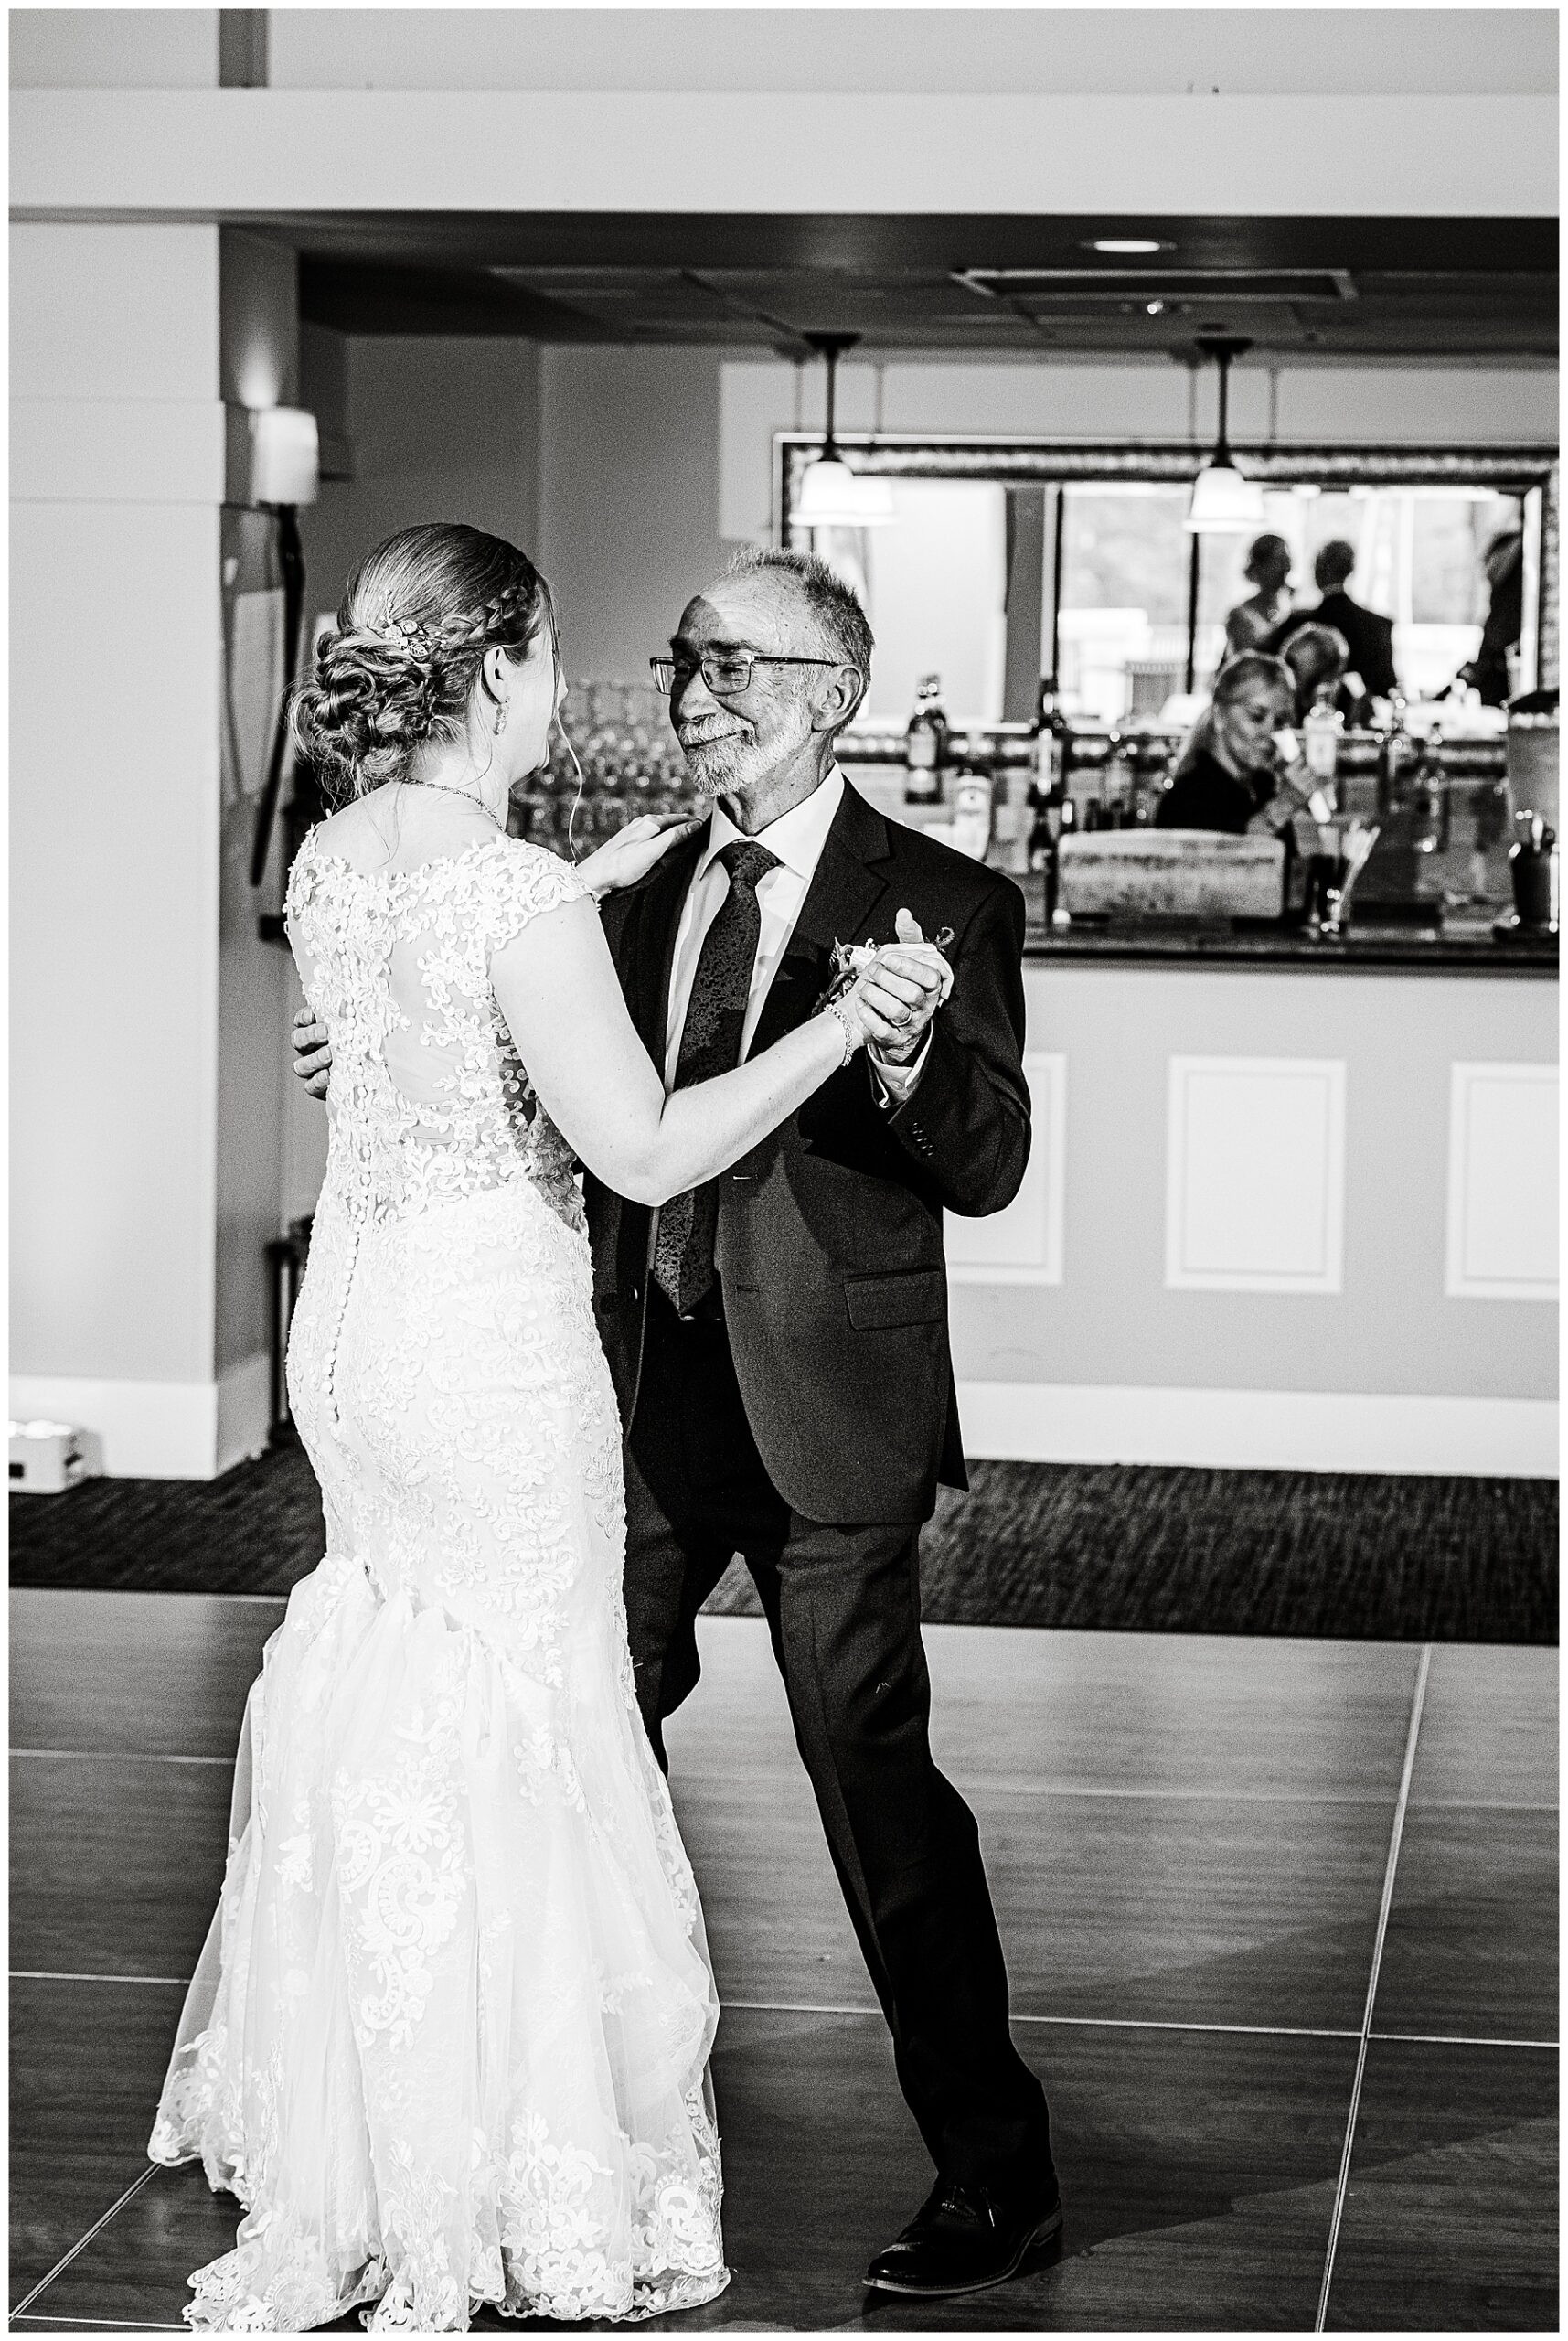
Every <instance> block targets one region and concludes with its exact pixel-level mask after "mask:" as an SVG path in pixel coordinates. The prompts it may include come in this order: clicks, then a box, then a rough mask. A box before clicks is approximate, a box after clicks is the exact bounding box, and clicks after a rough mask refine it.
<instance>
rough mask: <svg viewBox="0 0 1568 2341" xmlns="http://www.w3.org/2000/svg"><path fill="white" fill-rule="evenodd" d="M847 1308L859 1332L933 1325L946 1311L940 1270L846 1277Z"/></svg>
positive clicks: (917, 1269)
mask: <svg viewBox="0 0 1568 2341" xmlns="http://www.w3.org/2000/svg"><path fill="white" fill-rule="evenodd" d="M844 1305H845V1307H846V1308H847V1309H848V1311H849V1322H850V1323H851V1325H853V1326H854V1327H855V1329H856V1331H857V1332H861V1333H865V1332H870V1331H875V1330H877V1329H878V1328H880V1327H882V1326H887V1325H933V1324H937V1323H939V1322H940V1321H941V1320H942V1318H943V1317H944V1315H945V1314H946V1309H947V1280H946V1278H945V1277H944V1275H943V1273H942V1270H941V1269H940V1268H902V1269H900V1270H899V1271H898V1272H897V1273H896V1274H894V1275H892V1276H880V1277H846V1278H845V1282H844Z"/></svg>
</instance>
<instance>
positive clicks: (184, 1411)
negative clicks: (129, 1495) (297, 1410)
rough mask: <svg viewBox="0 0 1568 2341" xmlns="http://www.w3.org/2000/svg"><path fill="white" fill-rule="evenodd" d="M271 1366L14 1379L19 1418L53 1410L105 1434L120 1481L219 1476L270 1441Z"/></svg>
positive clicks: (110, 1469) (108, 1463)
mask: <svg viewBox="0 0 1568 2341" xmlns="http://www.w3.org/2000/svg"><path fill="white" fill-rule="evenodd" d="M269 1406H270V1391H269V1368H268V1363H267V1360H266V1358H265V1357H264V1356H258V1357H249V1358H245V1359H243V1360H242V1361H241V1362H240V1364H239V1365H236V1366H230V1367H229V1370H228V1372H227V1373H226V1374H224V1375H223V1376H222V1379H221V1380H220V1381H218V1382H96V1381H90V1380H85V1379H78V1378H76V1377H75V1376H72V1375H66V1374H13V1375H12V1377H11V1388H10V1408H11V1414H12V1416H13V1418H14V1419H16V1420H20V1421H24V1422H26V1421H30V1420H33V1419H35V1418H37V1416H50V1417H52V1418H53V1419H54V1420H55V1421H57V1422H67V1423H75V1424H77V1425H79V1426H80V1428H81V1429H83V1430H92V1431H96V1432H97V1433H98V1436H99V1438H101V1440H102V1442H103V1469H104V1470H105V1472H106V1473H107V1474H108V1476H109V1477H110V1478H111V1479H116V1480H212V1479H216V1478H217V1476H218V1474H219V1471H226V1470H228V1469H229V1465H230V1464H231V1463H238V1462H240V1460H241V1459H242V1458H243V1457H245V1456H247V1455H255V1454H259V1453H260V1452H261V1448H263V1447H265V1445H266V1443H267V1430H268V1415H269Z"/></svg>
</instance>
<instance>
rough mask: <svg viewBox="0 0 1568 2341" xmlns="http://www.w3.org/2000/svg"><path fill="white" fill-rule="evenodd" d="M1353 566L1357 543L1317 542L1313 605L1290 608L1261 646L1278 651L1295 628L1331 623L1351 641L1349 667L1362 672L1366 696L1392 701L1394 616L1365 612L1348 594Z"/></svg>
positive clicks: (1336, 539) (1395, 681) (1395, 687)
mask: <svg viewBox="0 0 1568 2341" xmlns="http://www.w3.org/2000/svg"><path fill="white" fill-rule="evenodd" d="M1355 566H1356V550H1355V547H1354V546H1353V545H1348V544H1347V543H1346V542H1345V540H1344V538H1343V537H1330V538H1329V540H1328V543H1327V544H1326V545H1320V546H1319V548H1318V551H1317V560H1316V561H1314V562H1313V564H1312V574H1313V576H1314V577H1315V578H1316V579H1317V592H1318V594H1319V597H1320V598H1319V600H1318V604H1317V608H1316V609H1315V610H1293V611H1292V612H1291V614H1290V615H1289V617H1287V618H1286V619H1285V623H1284V624H1283V625H1277V626H1275V630H1274V632H1273V633H1272V634H1271V635H1270V636H1269V638H1268V641H1267V643H1266V644H1265V646H1264V647H1265V648H1266V649H1269V650H1272V651H1274V652H1275V653H1276V654H1277V653H1279V652H1280V651H1282V650H1283V649H1284V648H1285V644H1286V643H1287V642H1288V641H1289V639H1290V637H1291V636H1292V635H1293V634H1294V633H1295V632H1296V628H1297V627H1298V626H1303V625H1331V626H1332V627H1333V628H1334V631H1335V633H1336V634H1342V635H1343V636H1344V637H1345V640H1346V643H1347V644H1348V645H1349V652H1350V671H1351V673H1352V674H1356V675H1360V679H1361V689H1362V692H1363V694H1364V696H1365V697H1366V698H1368V699H1392V698H1393V697H1394V695H1395V693H1396V692H1397V691H1398V689H1399V678H1398V676H1397V675H1396V674H1395V673H1394V670H1393V620H1392V618H1384V617H1380V616H1379V615H1378V614H1377V612H1376V610H1364V609H1363V608H1362V607H1361V605H1360V602H1353V601H1352V600H1351V599H1350V596H1349V593H1346V591H1345V584H1346V581H1347V580H1348V578H1349V575H1350V572H1351V571H1352V570H1353V569H1354V568H1355Z"/></svg>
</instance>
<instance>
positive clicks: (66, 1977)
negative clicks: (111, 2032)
mask: <svg viewBox="0 0 1568 2341" xmlns="http://www.w3.org/2000/svg"><path fill="white" fill-rule="evenodd" d="M6 1980H7V1981H8V1982H9V1983H172V1984H174V1985H176V1986H177V1988H178V1989H179V1990H181V1991H188V1990H189V1989H190V1984H191V1981H192V1979H191V1977H190V1976H188V1975H99V1974H94V1973H91V1972H84V1971H82V1970H80V1969H78V1968H73V1967H13V1968H12V1969H11V1970H10V1972H9V1974H8V1976H7V1979H6Z"/></svg>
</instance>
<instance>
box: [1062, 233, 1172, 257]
mask: <svg viewBox="0 0 1568 2341" xmlns="http://www.w3.org/2000/svg"><path fill="white" fill-rule="evenodd" d="M1084 250H1085V251H1091V252H1129V253H1136V252H1168V251H1174V250H1175V247H1174V245H1171V244H1161V243H1156V242H1153V241H1150V239H1149V238H1148V237H1147V236H1102V237H1100V238H1099V239H1097V241H1095V242H1093V243H1092V244H1086V245H1085V246H1084Z"/></svg>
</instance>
